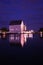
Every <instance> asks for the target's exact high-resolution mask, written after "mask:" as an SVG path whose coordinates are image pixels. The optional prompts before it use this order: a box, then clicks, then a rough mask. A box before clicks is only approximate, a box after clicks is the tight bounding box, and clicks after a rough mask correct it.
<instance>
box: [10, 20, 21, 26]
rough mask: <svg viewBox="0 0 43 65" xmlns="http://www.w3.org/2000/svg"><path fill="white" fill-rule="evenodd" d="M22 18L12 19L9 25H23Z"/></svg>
mask: <svg viewBox="0 0 43 65" xmlns="http://www.w3.org/2000/svg"><path fill="white" fill-rule="evenodd" d="M21 22H22V20H12V21H10V24H9V25H21Z"/></svg>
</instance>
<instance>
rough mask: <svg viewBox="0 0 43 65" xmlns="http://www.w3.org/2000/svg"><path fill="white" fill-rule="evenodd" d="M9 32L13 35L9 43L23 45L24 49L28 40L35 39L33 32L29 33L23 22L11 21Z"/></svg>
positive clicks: (10, 36)
mask: <svg viewBox="0 0 43 65" xmlns="http://www.w3.org/2000/svg"><path fill="white" fill-rule="evenodd" d="M9 32H10V33H12V34H10V35H9V41H10V42H13V43H21V45H22V47H23V46H24V44H25V43H26V41H27V38H28V37H30V38H33V33H32V32H33V30H31V31H27V29H26V25H24V23H23V21H22V20H15V21H10V24H9Z"/></svg>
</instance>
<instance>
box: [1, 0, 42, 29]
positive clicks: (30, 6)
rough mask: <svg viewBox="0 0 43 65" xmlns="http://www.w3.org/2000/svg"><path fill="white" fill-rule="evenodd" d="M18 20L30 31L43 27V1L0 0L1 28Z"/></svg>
mask: <svg viewBox="0 0 43 65" xmlns="http://www.w3.org/2000/svg"><path fill="white" fill-rule="evenodd" d="M18 19H21V20H23V21H24V23H25V24H26V25H27V29H28V30H30V29H34V30H38V29H39V28H40V27H43V0H0V28H1V27H2V26H6V27H8V25H9V23H10V21H11V20H18Z"/></svg>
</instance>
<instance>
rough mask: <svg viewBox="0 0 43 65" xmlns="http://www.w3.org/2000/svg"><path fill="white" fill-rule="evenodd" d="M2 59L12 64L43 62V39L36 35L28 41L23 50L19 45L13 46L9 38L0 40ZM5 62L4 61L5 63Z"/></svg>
mask: <svg viewBox="0 0 43 65" xmlns="http://www.w3.org/2000/svg"><path fill="white" fill-rule="evenodd" d="M0 58H1V59H2V58H3V59H4V58H5V60H6V61H9V62H10V61H11V62H13V61H14V62H15V63H16V62H17V61H18V62H24V63H25V62H28V63H30V64H31V63H35V62H36V63H37V62H38V63H42V62H43V39H40V38H39V36H38V35H36V36H35V37H34V38H33V39H27V42H26V44H25V45H24V47H23V48H22V47H21V46H19V45H15V46H11V45H10V43H9V41H8V38H7V39H0ZM7 59H8V60H7ZM5 60H4V61H5Z"/></svg>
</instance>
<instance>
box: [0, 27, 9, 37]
mask: <svg viewBox="0 0 43 65" xmlns="http://www.w3.org/2000/svg"><path fill="white" fill-rule="evenodd" d="M8 31H9V30H8V29H7V28H6V27H2V28H1V31H0V33H1V38H7V34H6V32H8Z"/></svg>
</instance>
